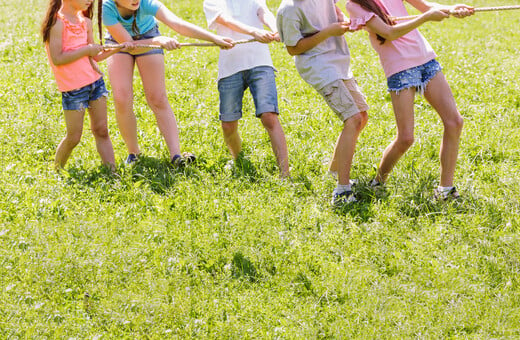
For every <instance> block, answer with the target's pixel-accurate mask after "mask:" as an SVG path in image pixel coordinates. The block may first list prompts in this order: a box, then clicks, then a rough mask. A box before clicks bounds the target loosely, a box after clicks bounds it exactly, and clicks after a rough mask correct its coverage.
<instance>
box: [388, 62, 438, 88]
mask: <svg viewBox="0 0 520 340" xmlns="http://www.w3.org/2000/svg"><path fill="white" fill-rule="evenodd" d="M441 70H442V68H441V65H440V64H439V62H438V61H437V60H435V59H432V60H430V61H429V62H427V63H426V64H422V65H419V66H416V67H412V68H409V69H407V70H404V71H401V72H398V73H396V74H393V75H391V76H390V77H388V79H387V84H388V92H397V94H399V91H401V90H405V89H408V88H410V87H415V89H416V90H417V92H419V93H420V94H423V93H424V89H425V88H426V85H427V84H428V82H429V81H430V80H432V78H433V77H434V76H435V75H436V74H437V73H438V72H439V71H441Z"/></svg>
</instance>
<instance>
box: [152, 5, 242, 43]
mask: <svg viewBox="0 0 520 340" xmlns="http://www.w3.org/2000/svg"><path fill="white" fill-rule="evenodd" d="M155 17H156V18H157V19H158V20H160V21H161V22H163V23H164V24H165V25H166V26H168V27H170V28H171V29H172V30H174V31H176V32H177V33H179V34H181V35H184V36H186V37H189V38H195V39H201V40H206V41H210V42H213V43H215V44H217V45H219V46H220V47H222V48H231V47H233V40H232V39H230V38H225V37H221V36H219V35H216V34H213V33H211V32H208V31H206V30H204V29H202V28H200V27H198V26H196V25H194V24H191V23H189V22H187V21H184V20H182V19H181V18H179V17H178V16H176V15H175V14H173V13H172V12H171V11H170V10H169V9H168V8H166V7H165V6H161V7H160V8H159V10H158V11H157V14H156V15H155Z"/></svg>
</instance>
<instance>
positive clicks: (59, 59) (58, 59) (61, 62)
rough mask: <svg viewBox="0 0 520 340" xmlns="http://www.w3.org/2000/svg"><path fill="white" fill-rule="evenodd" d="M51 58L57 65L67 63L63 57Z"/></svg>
mask: <svg viewBox="0 0 520 340" xmlns="http://www.w3.org/2000/svg"><path fill="white" fill-rule="evenodd" d="M51 60H52V63H53V64H54V65H55V66H61V65H64V64H66V63H65V62H63V60H62V59H61V58H51Z"/></svg>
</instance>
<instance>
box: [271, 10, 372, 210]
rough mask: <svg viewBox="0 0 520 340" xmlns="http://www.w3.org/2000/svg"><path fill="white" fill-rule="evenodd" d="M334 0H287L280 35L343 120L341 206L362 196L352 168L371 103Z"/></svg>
mask: <svg viewBox="0 0 520 340" xmlns="http://www.w3.org/2000/svg"><path fill="white" fill-rule="evenodd" d="M335 3H336V1H334V0H312V1H302V0H284V1H283V2H282V4H281V5H280V8H279V9H278V15H277V25H278V31H279V32H280V38H281V40H282V42H283V43H284V44H285V45H286V48H287V51H288V52H289V54H290V55H293V56H295V63H296V69H297V70H298V72H299V74H300V76H301V77H302V78H303V79H304V80H305V81H306V82H307V83H308V84H310V85H311V86H312V87H314V89H316V91H317V92H318V93H319V94H320V95H322V96H323V97H324V98H325V101H326V102H327V104H328V105H329V106H330V108H331V109H332V111H334V112H335V113H336V115H337V116H338V117H339V119H341V121H342V122H343V130H342V131H341V133H340V135H339V137H338V140H337V142H336V147H335V149H334V155H333V157H332V162H331V170H337V173H338V186H337V187H336V189H334V191H333V193H332V204H333V205H335V206H339V205H342V204H344V203H350V202H353V201H355V200H356V198H355V196H354V194H353V192H352V188H351V183H350V168H351V165H352V159H353V156H354V150H355V146H356V142H357V139H358V136H359V134H360V132H361V130H362V129H363V128H364V127H365V125H366V123H367V120H368V114H367V110H368V105H367V103H366V101H365V97H364V95H363V93H362V92H361V90H360V89H359V87H358V85H357V83H356V80H355V79H354V77H353V75H352V72H351V70H350V52H349V49H348V47H347V42H346V41H345V38H344V37H343V34H345V33H346V32H348V31H351V30H350V28H349V23H348V22H345V21H344V17H343V13H342V12H341V10H340V9H339V8H338V7H337V6H336V4H335Z"/></svg>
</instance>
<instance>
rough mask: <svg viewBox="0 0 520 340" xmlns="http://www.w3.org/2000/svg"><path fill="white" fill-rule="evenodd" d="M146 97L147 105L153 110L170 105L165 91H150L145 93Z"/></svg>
mask: <svg viewBox="0 0 520 340" xmlns="http://www.w3.org/2000/svg"><path fill="white" fill-rule="evenodd" d="M146 98H147V101H148V105H150V108H151V109H152V111H154V112H156V111H160V110H162V109H165V108H168V107H169V105H170V104H169V102H168V97H167V96H166V93H151V94H147V96H146Z"/></svg>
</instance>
